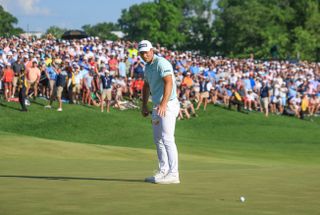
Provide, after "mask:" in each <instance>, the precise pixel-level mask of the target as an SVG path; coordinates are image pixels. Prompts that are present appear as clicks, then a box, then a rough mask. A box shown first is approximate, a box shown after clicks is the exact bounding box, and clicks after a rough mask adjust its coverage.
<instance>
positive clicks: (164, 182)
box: [154, 180, 180, 184]
mask: <svg viewBox="0 0 320 215" xmlns="http://www.w3.org/2000/svg"><path fill="white" fill-rule="evenodd" d="M154 183H155V184H180V180H179V181H158V182H156V181H155V182H154Z"/></svg>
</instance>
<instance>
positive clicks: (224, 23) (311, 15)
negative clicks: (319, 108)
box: [215, 0, 320, 60]
mask: <svg viewBox="0 0 320 215" xmlns="http://www.w3.org/2000/svg"><path fill="white" fill-rule="evenodd" d="M215 14H216V20H215V29H216V31H217V34H218V36H219V41H220V43H219V44H217V45H218V47H219V51H220V52H221V53H223V54H224V55H226V56H237V57H247V56H249V54H250V53H254V54H255V55H256V57H258V58H268V57H270V49H271V47H273V46H275V45H276V46H277V47H278V50H279V57H280V58H286V57H287V56H289V55H291V56H299V55H300V57H301V58H302V59H307V60H316V50H317V48H319V44H320V36H319V35H320V34H319V33H320V32H319V29H320V28H319V26H320V14H319V2H318V1H317V0H307V1H305V0H296V1H291V0H285V1H283V0H270V1H263V0H246V1H238V0H220V1H219V2H218V8H217V9H216V10H215Z"/></svg>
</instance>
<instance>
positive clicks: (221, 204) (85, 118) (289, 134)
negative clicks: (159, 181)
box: [0, 102, 320, 215]
mask: <svg viewBox="0 0 320 215" xmlns="http://www.w3.org/2000/svg"><path fill="white" fill-rule="evenodd" d="M16 108H18V105H17V104H13V103H4V104H2V105H1V106H0V117H1V120H0V170H1V171H0V188H1V193H0V214H1V215H2V214H4V215H6V214H8V215H12V214H13V215H14V214H24V215H25V214H168V213H172V214H237V215H238V214H240V215H241V214H245V215H247V214H281V215H282V214H290V215H291V214H310V215H312V214H318V212H319V211H320V206H319V204H318V199H319V197H320V188H319V187H320V186H319V185H320V182H319V177H320V162H319V159H320V158H319V156H318V155H319V153H320V147H319V144H320V141H319V125H320V122H319V120H318V119H316V120H315V121H314V122H309V121H300V120H296V119H294V118H288V117H279V116H271V117H270V118H268V119H266V118H264V117H263V116H262V115H261V114H255V113H254V114H249V115H246V114H239V113H236V112H233V111H226V110H224V109H223V108H218V107H213V106H210V108H209V110H208V111H207V112H200V117H199V118H197V119H192V120H189V121H179V122H178V123H177V129H176V138H177V143H178V148H179V151H180V169H181V179H182V183H181V184H180V185H178V186H159V185H153V184H147V183H143V181H142V179H143V178H144V177H145V176H147V175H149V174H150V173H151V170H152V169H154V168H155V165H156V155H155V150H154V146H153V144H152V136H151V125H150V119H143V118H142V117H140V115H139V112H138V111H125V112H117V111H112V113H111V114H106V113H104V114H101V113H100V112H99V110H98V109H95V108H88V107H83V106H70V105H65V107H64V112H62V113H58V112H56V111H55V110H43V103H41V102H39V103H38V104H33V105H32V107H31V108H30V112H29V113H20V112H18V111H17V110H16ZM78 143H83V144H78ZM240 196H245V197H246V202H245V203H241V202H240V201H239V198H240Z"/></svg>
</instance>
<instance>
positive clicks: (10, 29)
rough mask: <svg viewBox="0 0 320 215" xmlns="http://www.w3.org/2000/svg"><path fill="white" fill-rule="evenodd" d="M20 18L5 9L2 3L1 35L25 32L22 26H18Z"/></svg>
mask: <svg viewBox="0 0 320 215" xmlns="http://www.w3.org/2000/svg"><path fill="white" fill-rule="evenodd" d="M16 24H18V19H17V18H16V17H14V16H13V15H11V14H10V13H8V12H7V11H5V10H4V9H3V7H2V6H1V5H0V36H10V35H19V34H21V33H23V30H22V29H21V28H16V27H14V25H16Z"/></svg>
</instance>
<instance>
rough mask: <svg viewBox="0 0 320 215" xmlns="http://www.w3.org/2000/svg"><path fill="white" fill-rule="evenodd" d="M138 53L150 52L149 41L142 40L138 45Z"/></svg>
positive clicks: (150, 45)
mask: <svg viewBox="0 0 320 215" xmlns="http://www.w3.org/2000/svg"><path fill="white" fill-rule="evenodd" d="M138 47H139V52H147V51H150V49H152V48H153V47H152V44H151V43H150V41H148V40H142V41H141V42H140V43H139V45H138Z"/></svg>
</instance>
